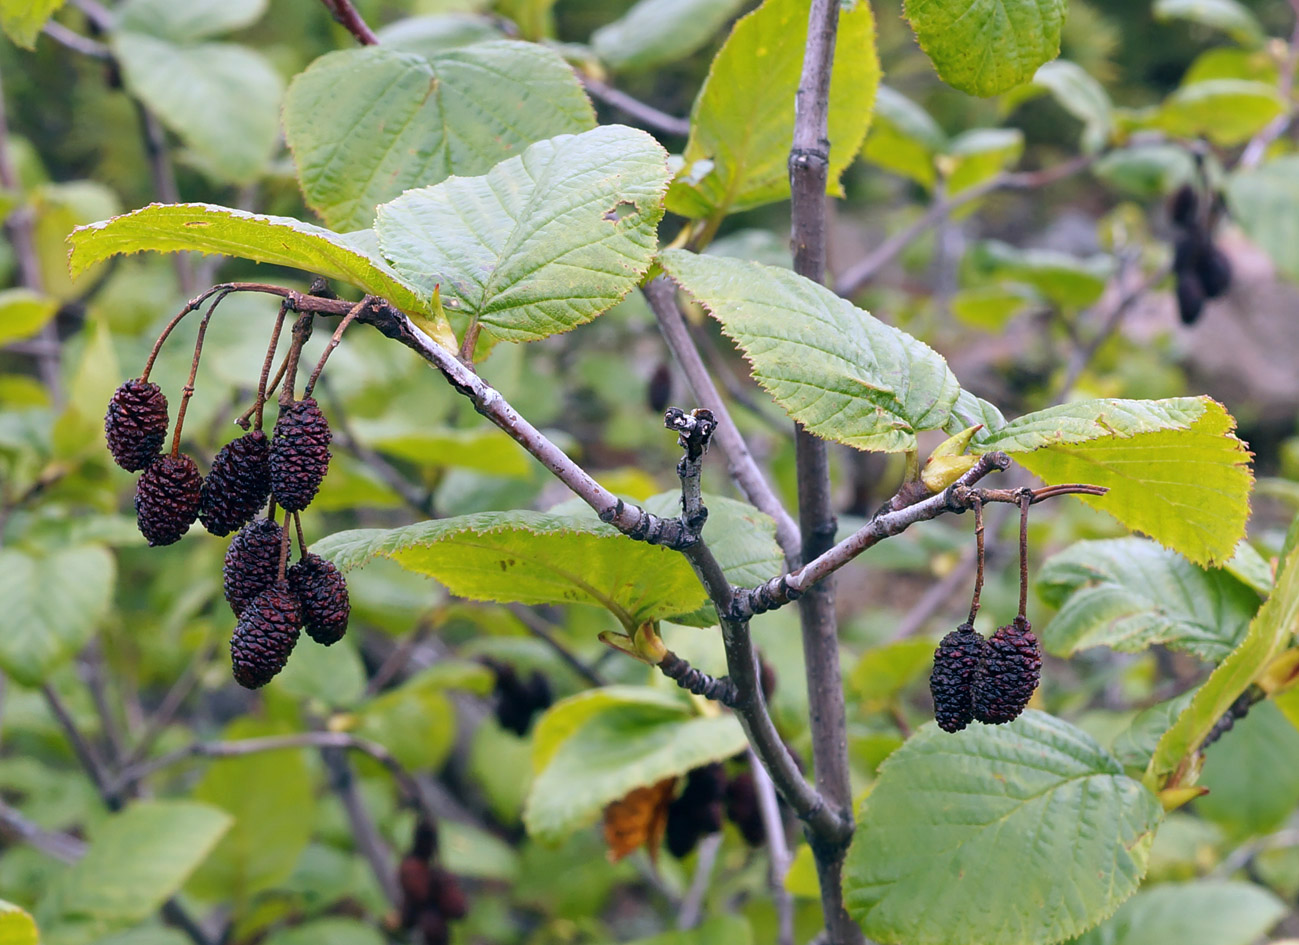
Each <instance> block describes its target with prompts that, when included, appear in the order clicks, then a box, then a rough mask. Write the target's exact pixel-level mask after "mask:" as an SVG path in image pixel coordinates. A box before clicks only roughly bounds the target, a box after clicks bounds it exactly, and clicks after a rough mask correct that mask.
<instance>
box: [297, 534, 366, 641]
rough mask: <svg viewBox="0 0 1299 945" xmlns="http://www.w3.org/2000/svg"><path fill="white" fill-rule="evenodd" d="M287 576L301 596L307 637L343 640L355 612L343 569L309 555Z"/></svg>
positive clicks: (323, 639) (299, 600) (317, 639)
mask: <svg viewBox="0 0 1299 945" xmlns="http://www.w3.org/2000/svg"><path fill="white" fill-rule="evenodd" d="M285 577H286V578H287V579H288V582H289V587H291V588H293V593H294V594H296V595H297V597H298V603H299V605H300V606H301V608H302V622H303V629H305V630H306V631H307V636H309V637H311V639H313V640H315V641H316V642H317V643H322V644H324V645H325V646H331V645H333V644H335V643H337V642H338V641H339V640H341V639H343V634H345V633H346V632H347V619H348V617H349V616H350V614H351V612H352V605H351V601H350V599H349V598H348V594H347V581H346V579H345V578H344V577H343V572H341V571H339V570H338V568H336V567H335V566H334V563H333V562H332V561H326V560H325V559H324V558H322V557H320V555H315V554H307V555H306V556H305V557H303V558H302V560H300V561H299V562H298V563H297V564H295V565H293V567H291V568H289V570H288V572H287V574H286V575H285Z"/></svg>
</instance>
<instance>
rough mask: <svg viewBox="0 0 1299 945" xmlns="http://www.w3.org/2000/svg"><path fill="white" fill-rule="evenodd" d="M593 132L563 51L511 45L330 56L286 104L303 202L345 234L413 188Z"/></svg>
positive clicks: (294, 87) (376, 49)
mask: <svg viewBox="0 0 1299 945" xmlns="http://www.w3.org/2000/svg"><path fill="white" fill-rule="evenodd" d="M594 124H595V115H594V113H593V111H592V110H591V103H590V101H588V100H587V97H586V93H585V92H583V91H582V86H581V83H580V82H578V80H577V77H576V76H575V75H574V74H573V70H572V69H571V68H569V66H568V64H567V63H565V62H564V60H563V59H561V58H560V56H559V54H558V53H556V52H553V51H552V50H550V49H547V48H545V47H543V46H538V45H536V44H534V43H519V42H509V41H504V40H501V41H494V42H484V43H475V44H474V45H473V46H471V47H466V48H455V49H446V50H443V51H440V52H438V53H436V54H435V55H432V56H427V57H426V56H421V55H415V54H413V53H407V52H399V51H396V50H392V49H387V48H384V47H382V46H370V47H366V48H364V49H348V50H341V51H339V52H332V53H328V54H327V55H324V56H321V57H320V58H319V59H317V60H316V61H315V62H313V63H312V64H311V66H310V68H308V69H307V70H306V71H305V72H302V73H300V74H299V75H298V76H297V77H295V78H294V80H293V83H292V84H291V85H290V86H289V92H288V95H287V96H286V97H285V100H284V130H285V135H286V136H287V138H288V143H289V147H290V148H292V149H293V156H294V160H295V161H296V162H297V166H298V180H299V181H300V182H301V184H302V190H303V193H304V194H305V195H306V197H307V202H308V203H309V204H310V205H311V206H312V207H313V208H314V209H315V210H316V211H318V212H319V213H320V215H321V216H322V217H323V218H324V219H325V222H326V223H327V224H328V225H329V226H331V227H333V228H334V229H338V230H350V229H361V228H364V227H368V226H370V225H371V224H373V222H374V209H375V207H376V206H377V205H378V204H381V203H384V202H386V201H388V200H392V199H393V198H394V197H396V196H398V195H399V194H401V193H402V192H403V191H406V190H410V189H411V188H413V187H424V186H428V185H431V184H436V183H439V182H441V181H443V180H445V179H446V178H448V177H450V176H451V175H452V174H456V175H458V176H461V177H471V176H474V175H477V174H485V173H486V172H487V171H489V170H490V169H491V168H492V166H493V165H495V164H496V163H497V162H499V161H503V160H505V159H506V158H508V157H511V156H513V155H516V154H518V153H520V152H521V151H522V150H523V149H524V148H526V147H527V146H528V145H530V144H532V143H533V142H535V141H540V140H542V139H544V138H550V137H552V136H554V135H558V134H570V133H572V134H575V133H577V132H581V131H586V130H588V129H590V128H592V127H593V126H594ZM340 128H346V129H348V131H347V133H346V134H339V129H340Z"/></svg>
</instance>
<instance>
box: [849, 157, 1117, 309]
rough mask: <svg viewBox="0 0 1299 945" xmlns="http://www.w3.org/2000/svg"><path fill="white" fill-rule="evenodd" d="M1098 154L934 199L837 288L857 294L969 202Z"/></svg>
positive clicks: (1072, 170)
mask: <svg viewBox="0 0 1299 945" xmlns="http://www.w3.org/2000/svg"><path fill="white" fill-rule="evenodd" d="M1098 157H1099V155H1090V154H1089V155H1081V156H1079V157H1075V158H1072V159H1071V160H1068V161H1064V162H1062V163H1060V164H1057V165H1056V166H1054V167H1048V168H1043V169H1042V170H1040V171H1003V172H1002V173H1000V174H998V175H997V176H995V177H992V178H989V179H988V180H986V181H984V182H983V183H981V184H976V185H975V186H973V187H970V188H968V189H966V190H963V191H961V192H960V193H959V194H956V195H954V196H951V197H944V198H942V199H940V200H936V201H934V202H933V203H931V204H930V205H929V209H928V210H926V211H925V212H924V213H923V214H922V215H921V216H920V217H918V218H917V219H916V220H914V221H912V222H911V223H910V224H908V225H907V226H906V227H904V228H903V229H901V230H899V231H898V232H897V233H895V234H893V235H892V236H890V237H889V238H888V239H886V240H885V241H884V242H883V243H880V245H879V246H877V247H876V248H875V249H874V251H872V252H871V253H870V254H868V255H867V256H866V257H865V258H864V259H862V260H861V261H859V262H857V263H855V264H853V265H852V266H850V267H848V268H847V269H846V270H844V272H843V273H842V274H841V275H840V276H839V278H838V279H837V280H835V285H834V291H835V292H836V293H837V294H839V295H842V296H845V297H847V296H853V295H856V294H857V293H858V292H860V291H861V290H862V289H863V288H865V287H866V285H867V284H868V283H870V282H871V281H872V280H873V279H874V278H875V277H876V276H877V275H879V273H880V270H881V269H883V268H884V267H885V266H887V265H888V264H889V263H891V262H892V261H893V260H894V259H896V258H897V257H898V256H899V255H900V254H901V253H902V251H903V250H904V249H906V248H907V247H908V246H910V245H911V244H912V243H914V242H915V241H916V240H917V239H919V238H920V237H921V236H923V235H924V234H925V232H926V231H927V230H930V229H932V228H933V227H935V226H937V225H938V224H939V223H941V222H943V221H944V220H946V219H947V217H948V216H950V215H951V214H952V213H953V212H954V211H955V210H958V209H960V208H961V207H964V206H965V205H966V204H969V203H973V202H974V201H976V200H980V199H982V198H983V197H986V196H988V194H990V193H992V192H994V191H997V190H1036V189H1037V188H1039V187H1045V186H1047V185H1048V184H1053V183H1055V182H1056V181H1059V180H1063V179H1064V178H1066V177H1072V176H1073V175H1074V174H1077V173H1079V172H1081V171H1085V170H1086V169H1087V168H1089V167H1091V166H1092V165H1093V164H1095V163H1096V160H1097V158H1098Z"/></svg>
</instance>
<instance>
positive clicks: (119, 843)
mask: <svg viewBox="0 0 1299 945" xmlns="http://www.w3.org/2000/svg"><path fill="white" fill-rule="evenodd" d="M249 787H250V785H248V784H245V785H244V788H245V790H247V789H248V788H249ZM249 793H252V792H249ZM230 824H231V819H230V816H229V815H228V814H226V813H225V812H224V811H222V810H219V809H217V808H215V807H212V806H210V805H208V804H200V803H196V802H194V801H139V802H136V803H134V804H132V805H131V806H130V807H128V808H126V809H125V810H124V811H122V812H121V813H119V814H114V815H113V816H111V817H109V818H108V819H107V820H105V821H104V822H103V823H101V824H100V825H99V826H98V827H97V828H95V829H94V830H93V831H92V832H91V837H90V846H89V847H88V848H87V850H86V855H85V856H83V857H82V858H81V859H80V860H78V861H77V862H76V863H75V864H73V866H72V867H71V868H70V869H68V871H67V872H65V873H63V874H61V875H60V876H59V877H58V879H57V880H55V882H54V884H53V885H52V887H51V888H50V890H49V891H48V892H47V893H46V898H45V899H44V900H42V902H41V907H40V910H39V911H40V914H41V915H42V917H44V916H46V915H49V916H51V917H53V916H62V917H65V918H72V917H79V918H86V919H105V920H113V921H116V922H122V923H129V922H139V921H141V920H142V919H145V918H147V917H148V916H150V915H152V914H153V913H154V912H156V911H157V910H158V907H159V906H161V905H162V904H163V902H164V901H165V900H166V899H167V898H168V897H170V896H172V895H173V894H175V892H176V891H177V890H178V889H179V888H180V887H181V884H183V883H184V882H185V880H186V878H187V877H188V876H189V874H190V873H192V872H193V871H194V869H195V868H196V867H197V866H198V865H199V864H200V863H202V862H203V860H204V858H206V857H207V855H208V854H209V853H210V852H211V851H212V848H213V847H214V846H216V844H217V841H218V840H220V839H221V836H222V834H224V833H225V832H226V831H227V830H228V829H229V828H230Z"/></svg>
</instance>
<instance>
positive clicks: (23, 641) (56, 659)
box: [0, 545, 115, 686]
mask: <svg viewBox="0 0 1299 945" xmlns="http://www.w3.org/2000/svg"><path fill="white" fill-rule="evenodd" d="M114 570H115V569H114V564H113V557H112V555H110V554H109V553H108V552H107V551H105V550H104V549H103V548H100V547H98V546H95V545H84V546H82V547H79V548H64V549H60V550H58V551H55V552H54V553H52V554H50V555H47V556H44V557H33V556H31V555H28V554H25V553H24V552H22V551H18V550H16V549H12V548H6V549H2V550H0V601H4V612H5V631H4V633H0V669H3V670H4V671H5V672H6V673H7V674H9V675H10V676H12V677H13V678H14V679H15V680H17V681H18V682H20V683H22V684H23V685H25V686H39V685H40V684H41V683H42V682H44V681H45V680H46V678H47V677H48V676H49V674H50V673H51V672H53V671H54V670H55V669H57V668H58V667H59V666H61V665H62V664H63V663H65V662H66V661H67V660H69V659H70V658H72V657H73V656H75V655H76V654H77V653H78V652H79V651H80V650H81V648H82V647H83V646H85V645H86V641H88V640H89V639H90V638H91V636H92V635H93V634H94V632H95V629H96V627H97V626H98V624H99V621H100V620H102V619H103V618H104V617H105V616H106V615H107V613H108V609H109V605H110V604H111V603H112V600H113V576H114Z"/></svg>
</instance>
